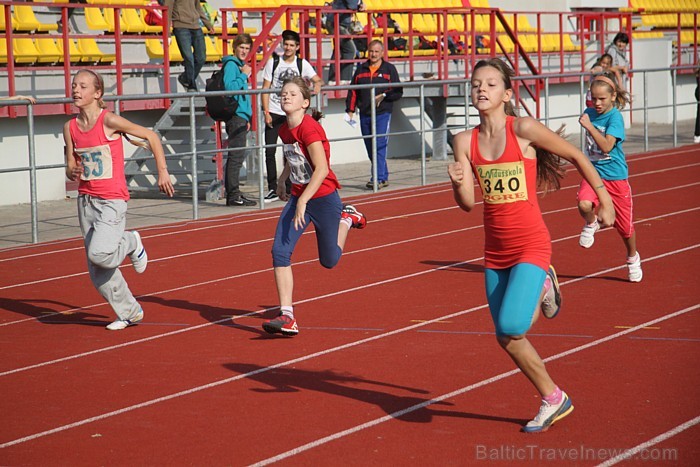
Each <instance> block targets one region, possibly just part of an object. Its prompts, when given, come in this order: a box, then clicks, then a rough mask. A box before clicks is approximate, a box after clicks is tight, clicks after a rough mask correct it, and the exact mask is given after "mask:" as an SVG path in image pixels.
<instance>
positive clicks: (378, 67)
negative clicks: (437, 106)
mask: <svg viewBox="0 0 700 467" xmlns="http://www.w3.org/2000/svg"><path fill="white" fill-rule="evenodd" d="M367 53H368V55H369V60H367V61H366V62H365V63H362V64H360V65H359V66H358V67H357V70H356V71H355V75H354V76H353V77H352V84H382V85H381V86H377V87H376V88H375V98H374V102H372V99H371V94H370V91H371V90H370V89H369V88H367V89H358V90H355V89H350V90H349V91H348V97H347V99H346V101H345V111H346V112H347V113H348V117H349V119H350V120H352V119H353V116H354V114H355V111H356V110H359V111H360V129H361V130H362V135H363V136H370V135H372V106H374V107H376V129H377V133H376V134H377V135H385V134H387V133H389V126H390V123H391V111H392V110H393V108H394V102H395V101H397V100H399V99H401V96H402V95H403V88H401V87H400V86H397V85H396V83H400V80H399V73H398V72H397V71H396V67H395V66H394V65H392V64H391V63H389V62H387V61H385V60H383V58H382V57H383V55H384V46H383V45H382V42H381V41H379V40H373V41H372V42H370V43H369V46H368V47H367ZM364 141H365V147H366V148H367V155H368V156H369V158H370V160H372V139H371V138H366V139H365V140H364ZM388 143H389V137H388V136H377V187H378V188H380V189H381V188H384V187H386V186H389V169H388V168H387V165H386V147H387V144H388ZM370 173H371V174H373V173H374V170H372V172H370ZM367 188H369V189H373V188H374V177H373V175H372V176H371V177H370V180H369V182H367Z"/></svg>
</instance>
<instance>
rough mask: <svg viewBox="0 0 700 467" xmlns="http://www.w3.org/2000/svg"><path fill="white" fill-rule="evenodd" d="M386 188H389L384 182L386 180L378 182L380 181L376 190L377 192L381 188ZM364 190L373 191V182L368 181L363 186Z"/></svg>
mask: <svg viewBox="0 0 700 467" xmlns="http://www.w3.org/2000/svg"><path fill="white" fill-rule="evenodd" d="M388 186H389V182H388V181H386V180H384V181H382V180H380V181H379V182H378V183H377V189H378V190H381V189H382V188H386V187H388ZM365 188H367V189H368V190H373V189H374V182H373V181H372V180H370V181H369V182H367V184H366V185H365Z"/></svg>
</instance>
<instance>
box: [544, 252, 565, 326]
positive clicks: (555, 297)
mask: <svg viewBox="0 0 700 467" xmlns="http://www.w3.org/2000/svg"><path fill="white" fill-rule="evenodd" d="M547 277H549V280H550V281H551V282H552V285H551V287H550V288H549V290H548V291H547V293H546V294H544V298H543V299H542V314H543V315H544V317H545V318H549V319H552V318H554V317H555V316H557V314H558V313H559V310H560V309H561V291H560V290H559V279H557V271H556V270H555V269H554V266H552V265H551V264H550V265H549V269H548V270H547Z"/></svg>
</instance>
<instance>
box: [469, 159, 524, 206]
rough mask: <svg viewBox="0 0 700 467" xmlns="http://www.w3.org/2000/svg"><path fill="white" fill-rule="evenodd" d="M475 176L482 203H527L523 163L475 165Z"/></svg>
mask: <svg viewBox="0 0 700 467" xmlns="http://www.w3.org/2000/svg"><path fill="white" fill-rule="evenodd" d="M476 175H477V177H478V179H479V185H480V186H481V194H482V195H483V198H484V203H488V204H504V203H514V202H516V201H527V185H526V183H525V164H524V163H523V161H515V162H504V163H501V164H488V165H477V166H476Z"/></svg>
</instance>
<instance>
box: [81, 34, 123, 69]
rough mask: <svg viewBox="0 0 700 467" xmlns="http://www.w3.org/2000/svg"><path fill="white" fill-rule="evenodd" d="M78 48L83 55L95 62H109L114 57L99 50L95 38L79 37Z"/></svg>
mask: <svg viewBox="0 0 700 467" xmlns="http://www.w3.org/2000/svg"><path fill="white" fill-rule="evenodd" d="M78 50H79V51H80V53H81V54H83V56H85V57H90V58H94V59H95V60H94V61H95V63H97V62H99V63H111V62H113V61H114V60H115V59H116V56H115V55H114V54H106V53H104V52H102V50H100V47H99V46H98V45H97V41H95V39H90V38H84V37H83V38H79V39H78Z"/></svg>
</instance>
